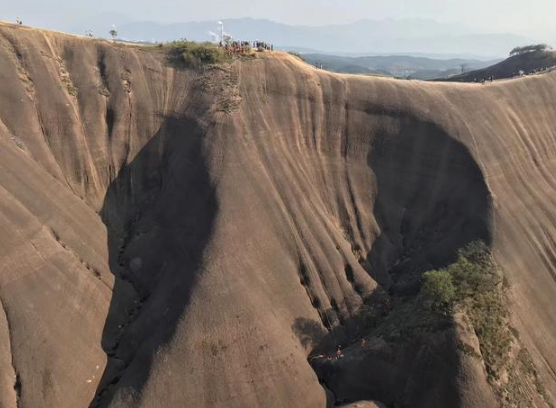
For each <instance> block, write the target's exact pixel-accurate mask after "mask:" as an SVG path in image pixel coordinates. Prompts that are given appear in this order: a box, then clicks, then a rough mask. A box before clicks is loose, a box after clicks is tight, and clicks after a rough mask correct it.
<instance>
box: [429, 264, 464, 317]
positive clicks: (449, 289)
mask: <svg viewBox="0 0 556 408" xmlns="http://www.w3.org/2000/svg"><path fill="white" fill-rule="evenodd" d="M424 276H425V283H424V284H423V288H422V290H423V293H424V295H425V297H426V299H427V300H428V301H429V302H430V305H431V307H432V308H433V309H435V310H446V309H448V308H449V307H450V306H451V305H452V302H453V300H454V298H455V295H456V289H455V287H454V284H453V282H452V275H450V273H449V272H448V271H446V270H440V271H429V272H426V273H425V275H424Z"/></svg>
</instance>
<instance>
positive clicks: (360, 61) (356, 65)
mask: <svg viewBox="0 0 556 408" xmlns="http://www.w3.org/2000/svg"><path fill="white" fill-rule="evenodd" d="M303 58H304V59H305V61H307V62H308V63H309V64H311V65H315V66H319V67H320V66H321V65H322V67H323V68H324V69H327V70H329V71H334V72H343V73H349V74H381V75H389V76H394V77H403V78H407V77H411V78H416V79H432V78H438V77H446V76H449V75H456V74H458V73H460V72H461V67H462V65H464V66H466V67H468V69H481V68H485V67H488V66H490V65H492V64H495V63H497V62H499V60H491V61H478V60H468V59H447V60H441V59H431V58H424V57H411V56H405V55H391V56H366V57H356V58H353V57H342V56H337V55H326V54H304V55H303Z"/></svg>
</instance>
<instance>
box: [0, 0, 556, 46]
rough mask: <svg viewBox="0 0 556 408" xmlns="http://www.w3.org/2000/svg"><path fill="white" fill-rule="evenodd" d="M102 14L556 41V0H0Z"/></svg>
mask: <svg viewBox="0 0 556 408" xmlns="http://www.w3.org/2000/svg"><path fill="white" fill-rule="evenodd" d="M102 13H118V14H123V15H125V16H126V17H129V19H130V20H133V21H138V20H139V21H142V20H151V21H158V22H186V21H195V20H197V21H198V20H214V19H224V18H236V17H254V18H268V19H271V20H274V21H278V22H283V23H290V24H307V25H326V24H331V23H345V22H351V21H354V20H359V19H363V18H368V19H384V18H396V19H403V18H415V17H419V18H432V19H435V20H437V21H440V22H450V23H452V22H453V23H461V24H464V25H466V26H468V27H470V28H472V29H474V30H477V31H480V32H511V33H515V34H521V35H526V36H529V37H534V38H538V39H540V40H546V41H553V40H556V21H555V20H556V0H487V1H485V0H389V1H388V0H386V1H385V0H272V1H271V0H226V1H224V0H87V1H84V0H0V19H10V20H11V19H14V18H15V16H21V17H22V18H23V19H24V20H25V22H28V23H29V24H33V25H39V26H43V27H51V28H61V29H64V28H67V27H72V26H74V24H75V23H76V22H80V21H86V20H87V19H90V18H94V17H95V16H98V15H100V14H102Z"/></svg>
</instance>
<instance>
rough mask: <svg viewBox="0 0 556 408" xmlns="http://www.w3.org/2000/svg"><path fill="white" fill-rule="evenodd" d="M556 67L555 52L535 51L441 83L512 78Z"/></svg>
mask: <svg viewBox="0 0 556 408" xmlns="http://www.w3.org/2000/svg"><path fill="white" fill-rule="evenodd" d="M553 66H556V51H536V52H530V53H526V54H520V55H514V56H512V57H510V58H508V59H506V60H504V61H502V62H499V63H498V64H495V65H492V66H489V67H486V68H483V69H478V70H474V71H470V72H467V73H465V74H463V75H455V76H452V77H449V78H444V79H442V81H450V82H474V81H475V80H477V81H480V80H482V79H484V78H489V77H491V76H493V77H494V78H495V79H504V78H512V77H514V76H517V75H519V74H520V71H523V73H525V74H530V73H532V72H533V71H536V70H541V69H544V68H550V67H553Z"/></svg>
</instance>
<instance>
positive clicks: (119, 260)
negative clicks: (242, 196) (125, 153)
mask: <svg viewBox="0 0 556 408" xmlns="http://www.w3.org/2000/svg"><path fill="white" fill-rule="evenodd" d="M192 117H195V116H194V115H192ZM204 134H205V132H204V130H203V129H202V128H201V127H200V126H198V124H197V123H196V122H194V121H192V120H190V119H188V118H187V117H172V118H167V119H166V120H165V122H164V124H163V125H162V126H161V128H160V130H159V132H158V133H157V135H155V136H154V137H153V138H152V139H151V140H150V141H149V142H148V143H147V145H146V146H145V147H144V148H143V149H142V150H141V151H140V152H139V153H138V154H137V156H136V157H135V158H134V159H133V161H132V162H131V163H130V164H129V165H126V166H123V167H122V168H121V170H120V171H119V173H118V175H117V177H116V178H115V179H114V181H113V182H112V184H111V185H110V187H109V189H108V192H107V194H106V198H105V202H104V206H103V209H102V213H101V214H102V217H103V220H104V222H105V224H106V227H107V231H108V248H109V262H110V268H111V270H112V273H113V274H114V276H115V284H114V289H113V295H112V300H111V304H110V309H109V313H108V316H107V318H106V324H105V327H104V332H103V338H102V347H103V349H104V350H105V352H106V354H107V355H108V364H107V367H106V369H105V371H104V374H103V376H102V380H101V382H100V384H99V386H98V389H97V391H96V395H95V398H94V399H93V401H92V402H91V404H90V407H91V408H96V407H106V406H109V405H111V403H114V404H118V403H120V404H123V405H125V404H128V405H129V404H131V405H130V406H137V405H139V403H140V400H141V396H142V390H143V387H144V385H145V384H146V382H147V380H148V378H149V375H150V373H151V370H152V366H153V361H154V359H155V355H156V353H157V351H158V350H160V349H161V348H162V347H164V346H165V345H166V344H167V343H168V342H169V341H170V340H171V339H172V337H173V335H174V331H175V328H176V325H177V323H178V320H179V318H180V316H182V314H183V312H184V310H185V309H186V308H187V305H188V302H189V300H190V295H191V291H192V288H193V287H194V285H195V281H196V277H197V275H198V273H199V266H200V263H201V258H202V254H203V252H204V249H205V246H206V244H207V242H208V240H209V238H210V235H211V230H212V225H213V221H214V218H215V214H216V211H217V204H216V199H215V195H214V189H213V186H212V185H211V181H210V177H209V173H208V168H207V165H206V163H205V159H204V155H203V136H204ZM111 170H112V169H111ZM128 405H125V406H128Z"/></svg>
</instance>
